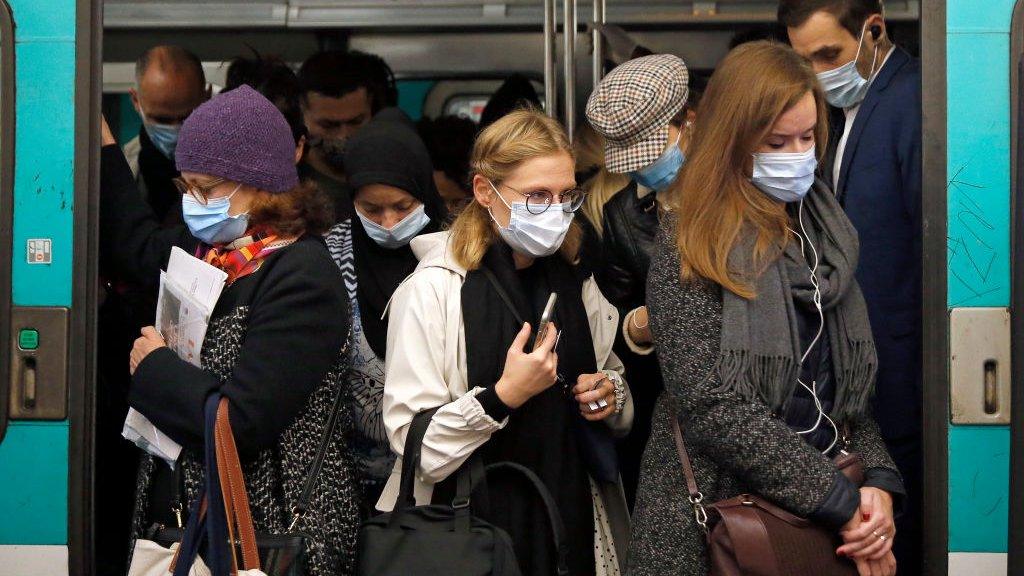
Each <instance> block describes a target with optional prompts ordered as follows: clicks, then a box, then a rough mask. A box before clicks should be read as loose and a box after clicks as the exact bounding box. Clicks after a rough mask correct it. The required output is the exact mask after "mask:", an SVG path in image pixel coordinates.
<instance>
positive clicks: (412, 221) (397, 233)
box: [356, 204, 430, 249]
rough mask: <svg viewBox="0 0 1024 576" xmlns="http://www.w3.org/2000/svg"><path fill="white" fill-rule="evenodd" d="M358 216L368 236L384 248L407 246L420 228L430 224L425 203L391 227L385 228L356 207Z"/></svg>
mask: <svg viewBox="0 0 1024 576" xmlns="http://www.w3.org/2000/svg"><path fill="white" fill-rule="evenodd" d="M356 216H359V221H360V222H362V223H363V229H364V230H366V235H367V236H369V237H370V238H371V239H373V241H374V242H376V243H377V244H379V245H380V246H381V247H382V248H391V249H395V248H401V247H402V246H405V245H406V244H408V243H409V242H410V241H411V240H412V239H413V238H415V237H416V235H417V234H419V233H420V230H423V229H424V228H426V227H427V224H430V216H427V213H426V207H425V206H424V205H423V204H420V205H419V206H417V207H416V209H415V210H413V211H412V212H409V214H407V215H406V216H405V218H402V219H401V220H399V221H398V223H397V224H395V225H394V226H392V227H391V228H385V227H383V226H381V225H380V224H377V223H376V222H374V221H373V220H370V219H369V218H367V217H366V216H363V213H362V212H360V211H359V209H358V208H357V209H356Z"/></svg>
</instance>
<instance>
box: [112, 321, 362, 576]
mask: <svg viewBox="0 0 1024 576" xmlns="http://www.w3.org/2000/svg"><path fill="white" fill-rule="evenodd" d="M248 316H249V308H248V307H245V306H243V307H238V308H236V309H235V310H234V311H233V312H232V313H229V314H228V315H226V316H222V317H220V318H216V319H214V320H212V321H211V322H210V327H209V329H208V331H207V334H206V339H205V341H204V343H203V349H202V353H201V362H202V366H203V369H204V370H206V371H208V372H210V373H212V374H214V375H215V376H216V377H217V378H218V379H220V380H221V381H222V382H223V381H226V380H227V379H228V378H229V377H230V376H231V372H232V369H233V367H234V365H235V363H236V362H237V360H238V357H239V354H240V352H241V351H242V346H243V342H244V339H245V332H246V325H247V319H248ZM347 366H348V350H347V346H346V348H345V349H343V350H341V353H340V355H339V357H338V360H337V362H336V363H335V365H334V367H333V368H332V369H331V370H330V371H329V372H328V373H327V376H326V377H325V378H324V380H323V382H322V383H321V384H320V386H319V387H317V389H316V390H315V391H314V392H313V394H312V395H311V396H310V398H309V402H308V404H307V405H306V407H305V409H304V410H303V411H302V413H301V414H300V415H299V416H298V417H297V418H296V419H295V421H294V422H293V423H292V424H291V425H290V426H289V427H288V428H287V429H286V430H285V431H284V433H283V434H281V437H280V440H279V442H278V445H277V446H276V447H274V448H271V449H269V450H264V451H263V452H261V453H260V454H259V456H258V457H257V458H256V459H255V460H254V461H252V462H248V463H245V464H243V473H244V475H245V484H246V489H247V491H248V493H249V503H250V506H251V509H252V518H253V524H254V526H255V529H256V532H257V535H258V534H260V533H271V534H284V533H287V532H288V527H289V524H291V521H292V513H291V507H292V505H294V504H295V503H296V502H297V500H298V498H299V494H300V493H301V491H302V488H303V485H304V483H305V481H306V477H307V473H308V471H309V466H310V463H311V462H313V461H314V460H315V458H316V453H317V451H318V450H319V449H320V446H321V442H322V439H323V437H324V435H325V434H326V425H327V421H328V419H329V418H330V414H331V409H332V407H333V404H334V400H335V398H336V396H337V394H339V393H343V390H342V387H343V386H344V384H345V383H344V377H345V370H346V368H347ZM351 428H352V421H351V418H349V417H348V414H347V413H345V412H343V413H342V414H340V415H339V420H338V426H337V427H336V428H335V430H334V437H333V438H332V439H331V441H330V442H329V443H328V445H327V453H326V457H325V458H324V463H323V467H322V468H321V470H320V473H319V476H318V477H317V481H316V487H315V488H314V490H313V496H312V498H311V501H310V503H309V507H308V509H307V511H306V513H305V515H304V516H303V518H302V520H301V522H300V523H299V525H298V526H297V530H298V531H300V532H302V533H304V534H306V535H308V536H309V540H308V541H309V549H308V554H307V566H306V573H307V574H310V575H311V576H335V575H343V574H351V573H352V572H353V564H354V559H353V556H354V554H355V548H356V536H357V533H358V529H359V524H358V520H359V513H358V504H357V501H358V500H357V495H356V491H357V488H356V485H355V479H354V478H353V475H354V474H353V471H352V465H351V462H350V458H349V455H348V454H346V450H345V437H346V436H347V435H348V433H349V432H348V431H349V430H351ZM158 465H159V466H163V465H165V464H164V463H163V462H155V461H154V459H153V458H152V457H151V456H148V455H147V456H144V457H143V458H142V462H141V465H140V467H139V476H138V483H137V487H136V509H135V513H134V516H133V519H132V540H133V542H132V546H134V539H136V538H139V537H142V536H143V534H144V533H145V530H146V529H147V528H149V526H148V522H149V518H151V517H152V515H151V514H150V510H149V488H150V485H151V479H152V474H153V469H154V466H158ZM178 466H180V467H181V469H182V477H183V481H184V484H185V494H184V496H185V500H186V502H191V501H192V500H193V499H194V498H195V497H196V495H197V494H198V492H199V489H200V486H201V484H202V480H203V461H202V454H197V453H194V452H190V451H188V450H185V451H182V454H181V457H180V459H179V460H178Z"/></svg>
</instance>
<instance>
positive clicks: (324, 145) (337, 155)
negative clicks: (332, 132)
mask: <svg viewBox="0 0 1024 576" xmlns="http://www.w3.org/2000/svg"><path fill="white" fill-rule="evenodd" d="M348 140H349V139H348V138H347V137H345V138H324V137H323V136H313V137H312V138H310V139H309V147H310V148H315V149H317V150H319V151H320V152H319V153H320V158H322V159H323V161H324V164H327V165H328V166H330V167H331V168H334V169H337V170H344V169H345V149H346V148H347V147H348Z"/></svg>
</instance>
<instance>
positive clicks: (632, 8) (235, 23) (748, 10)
mask: <svg viewBox="0 0 1024 576" xmlns="http://www.w3.org/2000/svg"><path fill="white" fill-rule="evenodd" d="M576 5H577V12H578V21H579V23H580V24H585V23H586V22H588V21H589V18H590V14H591V11H592V3H591V2H586V1H580V2H577V3H576ZM606 5H607V13H606V14H607V21H608V22H614V23H616V24H623V25H642V24H653V25H661V24H676V25H677V24H685V23H709V22H718V23H732V22H774V20H775V9H776V6H777V2H776V1H775V0H689V1H687V0H643V1H641V0H610V1H609V0H606ZM919 13H920V2H919V1H918V0H891V1H888V2H886V16H887V18H889V19H890V20H894V21H896V20H916V19H917V18H918V14H919ZM542 21H543V2H542V1H541V0H476V1H473V0H376V1H368V0H287V1H281V0H255V1H252V0H227V1H225V0H220V1H216V2H197V1H182V0H120V1H107V2H105V3H104V26H105V27H106V28H108V29H110V28H139V27H146V28H165V27H183V28H196V27H201V28H209V27H222V26H224V27H232V28H237V27H270V28H272V27H291V28H322V27H345V28H366V27H369V28H379V27H381V26H382V25H385V26H389V27H412V28H417V29H422V28H423V27H425V26H427V27H429V26H441V27H450V26H458V27H480V26H539V25H540V24H541V22H542Z"/></svg>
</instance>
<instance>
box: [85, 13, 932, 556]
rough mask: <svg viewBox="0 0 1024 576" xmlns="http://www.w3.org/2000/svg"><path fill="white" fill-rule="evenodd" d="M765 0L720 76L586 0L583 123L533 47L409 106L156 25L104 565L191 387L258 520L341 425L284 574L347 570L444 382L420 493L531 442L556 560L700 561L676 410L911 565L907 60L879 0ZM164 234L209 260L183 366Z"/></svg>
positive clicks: (776, 486) (875, 548)
mask: <svg viewBox="0 0 1024 576" xmlns="http://www.w3.org/2000/svg"><path fill="white" fill-rule="evenodd" d="M778 15H779V24H780V26H779V29H780V30H782V31H783V37H781V38H775V39H767V40H764V39H761V40H758V39H747V38H744V39H742V40H750V41H737V42H736V44H737V45H736V46H734V47H733V48H732V49H731V50H730V52H729V53H728V55H727V56H726V57H725V58H724V59H723V60H722V61H721V62H720V63H719V65H718V66H717V68H716V69H715V70H714V72H713V74H711V75H710V77H709V78H703V77H701V78H697V77H691V76H690V73H689V71H688V69H687V67H686V65H685V64H684V62H683V60H682V59H680V58H679V57H677V56H673V55H669V54H652V53H651V52H650V51H649V50H646V49H644V48H643V47H641V46H638V45H636V44H635V43H633V42H632V41H631V39H630V38H629V36H628V35H626V34H625V33H624V32H622V31H621V30H619V29H616V28H614V27H607V28H606V30H605V32H606V34H607V36H608V38H609V39H610V44H611V46H610V50H609V63H608V69H609V71H608V73H607V74H606V76H605V77H604V79H603V80H602V81H601V83H600V85H599V86H598V87H597V88H596V89H595V90H594V92H593V93H592V94H591V95H590V97H589V101H588V103H587V106H586V122H582V123H581V124H582V125H581V126H580V129H579V130H578V134H577V135H576V138H575V141H570V140H569V138H568V137H567V135H566V131H565V129H564V128H563V126H562V125H561V124H560V123H559V122H558V121H556V120H554V119H552V118H551V117H549V116H548V115H546V114H545V113H544V112H542V111H541V110H540V101H539V99H538V97H537V94H536V92H535V91H534V88H533V86H532V84H531V83H530V81H529V80H528V79H526V78H524V77H518V76H517V77H512V78H509V79H508V81H507V82H505V84H504V85H503V86H502V87H501V89H500V90H499V91H498V92H497V93H495V94H494V95H493V97H492V98H491V100H490V101H489V103H488V105H487V107H486V109H485V110H484V111H483V114H482V117H481V119H480V122H479V125H477V124H475V123H474V122H473V121H471V120H468V119H465V118H460V117H442V118H438V119H434V120H431V119H424V120H422V121H420V122H414V121H412V120H411V119H410V118H409V116H407V115H406V114H405V113H404V112H403V111H402V110H401V109H399V108H398V107H397V104H398V91H397V88H396V84H395V80H394V76H393V74H392V73H391V71H390V69H389V68H388V66H387V64H386V63H385V62H384V61H383V60H382V59H381V58H379V57H377V56H374V55H370V54H365V53H361V52H357V51H332V52H322V53H318V54H316V55H314V56H312V57H310V58H309V59H308V60H307V61H306V62H304V63H303V64H302V66H301V67H300V68H299V69H298V71H297V72H296V71H294V70H293V69H292V68H291V67H289V66H288V65H287V64H286V63H285V62H283V61H280V60H277V59H274V58H271V57H256V58H242V59H238V60H236V61H234V62H232V64H231V66H230V69H229V71H228V73H227V82H226V86H224V87H223V89H222V90H220V91H219V93H218V94H215V95H214V94H212V92H211V89H210V87H209V86H208V84H207V81H206V79H205V77H204V73H203V69H202V66H201V65H200V62H199V60H198V58H196V56H194V55H193V54H191V53H190V52H188V51H187V50H186V49H184V48H181V47H177V46H169V45H167V46H156V47H153V48H151V49H149V50H148V51H146V52H145V53H144V54H143V55H142V56H141V57H140V58H139V60H138V62H137V66H136V84H135V87H134V88H133V89H132V90H131V102H132V105H133V106H134V108H135V110H136V111H137V112H138V114H139V116H140V117H141V118H142V121H143V124H142V128H141V129H140V130H139V133H138V136H137V137H135V138H133V139H132V140H130V141H128V142H122V143H118V142H116V140H115V138H114V136H113V134H112V133H111V131H110V130H109V128H108V127H107V125H106V121H104V123H103V128H104V132H103V148H102V171H101V174H102V190H101V206H100V217H101V227H100V229H101V238H100V241H101V275H102V277H103V281H104V287H105V290H103V302H102V303H101V320H100V322H101V324H100V333H101V336H102V338H101V341H102V342H101V366H102V373H101V377H102V386H101V390H100V394H99V402H100V428H99V432H98V434H99V437H98V445H99V450H100V452H99V455H98V461H97V466H98V467H99V469H100V472H99V474H100V476H101V477H104V478H106V479H107V480H104V483H103V485H101V486H98V490H99V491H100V493H101V502H105V504H103V506H104V511H105V513H104V514H103V515H102V516H103V517H102V519H101V527H100V530H99V531H98V533H99V537H98V540H99V546H100V548H99V550H100V552H99V557H100V563H101V565H102V566H105V570H104V573H124V569H125V566H126V563H127V561H128V560H127V556H128V555H130V551H131V550H132V543H133V542H134V541H135V540H136V539H137V538H140V537H142V536H143V535H144V534H145V533H146V531H147V530H148V529H149V527H151V526H153V525H155V524H159V525H166V526H174V525H179V526H180V525H181V522H182V519H181V511H182V510H183V509H186V508H187V507H188V503H189V502H191V501H192V500H193V499H194V498H195V497H196V494H197V493H198V491H199V490H200V487H201V486H202V483H203V441H204V430H205V428H204V404H205V400H206V398H207V397H208V396H209V395H210V394H212V393H219V394H220V395H222V396H223V397H224V398H227V400H228V402H229V404H230V406H231V423H232V425H233V429H234V433H235V436H236V438H237V444H238V450H239V453H240V455H241V458H242V462H243V464H244V471H245V482H246V486H247V488H248V493H249V496H250V499H251V506H252V517H253V521H254V523H255V526H256V529H257V531H259V532H269V533H285V532H287V531H288V530H289V525H290V523H291V522H292V520H293V514H292V509H293V506H294V505H295V502H296V500H297V499H298V498H299V497H300V494H299V492H300V490H301V488H302V482H303V480H304V477H303V475H304V474H305V471H306V469H307V463H306V460H307V459H308V458H309V457H310V456H309V455H310V454H312V453H314V452H315V451H316V450H317V447H318V446H319V445H320V443H321V442H322V441H323V436H324V434H326V433H327V432H328V431H332V433H333V435H334V436H333V437H331V438H328V439H327V440H326V442H327V443H328V444H329V446H330V449H329V450H327V452H326V458H325V462H324V465H323V468H322V469H321V470H320V472H319V475H318V476H317V478H316V484H315V488H314V491H315V497H313V498H312V499H311V503H310V505H309V507H308V508H307V509H306V510H305V513H304V516H303V519H302V531H303V532H304V533H306V534H307V535H308V536H309V541H310V544H309V550H308V554H307V557H306V564H305V566H304V571H305V572H304V573H306V574H311V575H315V576H327V575H336V574H337V575H343V574H352V573H353V572H354V570H355V568H354V566H355V554H356V550H357V549H358V546H357V538H358V534H359V527H360V524H361V522H363V521H365V520H366V519H368V518H370V517H372V516H374V515H376V514H379V513H381V512H382V511H389V510H391V509H392V508H393V507H394V506H395V505H396V498H397V496H398V493H399V480H400V471H401V467H402V452H403V447H404V444H405V440H406V435H407V433H408V432H409V429H410V425H411V424H412V422H413V421H414V418H415V417H416V416H417V414H420V413H421V412H423V411H426V410H434V409H436V412H434V413H433V416H432V418H430V421H429V424H428V425H427V426H426V429H425V432H423V440H422V452H421V457H420V459H419V463H418V464H419V465H418V469H417V470H416V475H415V489H414V494H415V500H416V502H417V503H418V504H425V503H429V502H446V501H447V502H450V501H451V500H452V498H453V496H454V494H455V493H456V490H457V486H455V482H454V480H455V478H456V477H457V472H458V471H459V470H460V469H461V468H462V467H464V466H469V465H470V462H471V461H475V460H476V459H479V460H480V461H482V462H483V463H485V464H486V463H494V462H504V461H512V462H515V463H518V464H521V465H523V466H525V467H527V468H528V469H530V470H531V471H533V472H534V473H535V474H536V475H537V476H538V477H539V478H540V480H541V481H542V482H543V483H544V485H545V486H546V487H547V488H548V490H549V491H550V493H551V494H552V496H553V498H554V501H555V503H556V504H557V509H558V510H559V512H560V514H561V517H562V519H563V521H564V525H565V529H566V535H565V539H566V544H567V546H568V568H569V573H570V574H573V575H586V574H601V575H618V574H629V575H635V576H643V575H662V574H691V575H703V574H708V573H709V570H710V568H709V551H708V548H707V540H706V539H705V535H704V532H703V531H702V529H701V527H700V526H698V523H697V521H696V519H695V516H694V513H693V510H692V508H691V504H690V502H689V499H690V497H689V494H688V491H687V485H686V480H685V476H684V475H683V473H682V470H681V468H680V462H679V459H678V457H677V448H676V443H675V440H674V438H673V430H674V428H675V427H676V426H675V424H676V423H677V424H678V426H679V428H681V429H682V432H683V437H684V438H685V442H686V447H687V449H688V451H689V457H690V459H691V460H692V467H693V474H694V477H695V478H696V480H697V482H698V483H699V485H700V490H701V492H702V494H703V497H704V499H705V502H707V503H710V502H714V501H716V500H721V499H724V498H728V497H732V496H736V495H738V494H743V493H756V494H758V495H760V496H762V497H764V498H766V499H768V500H770V501H772V502H774V503H775V504H777V505H778V506H780V507H782V508H783V509H785V510H787V511H789V512H791V513H793V514H796V515H798V516H801V517H805V518H807V519H809V520H810V521H812V522H814V523H815V524H817V525H819V526H821V527H824V528H826V529H828V530H830V531H832V532H833V533H835V534H837V535H838V539H837V542H838V544H837V546H838V547H837V548H836V549H835V554H837V555H839V556H843V557H846V558H848V559H849V561H850V562H851V563H852V564H853V565H855V567H856V570H857V571H858V572H859V574H860V575H861V576H882V575H891V574H894V573H895V571H896V567H897V559H898V561H899V562H898V563H899V568H900V572H901V573H905V574H918V573H920V560H919V557H920V537H921V536H920V513H921V510H920V501H921V500H920V492H921V469H920V430H919V424H918V423H919V421H920V400H919V398H920V392H921V390H920V389H921V380H920V374H921V371H920V345H921V343H920V329H919V324H920V296H919V295H920V288H921V264H920V253H921V249H920V248H921V246H920V234H921V232H920V227H921V221H920V207H919V204H920V197H921V173H920V170H921V168H920V153H921V130H920V88H919V86H920V71H919V66H918V62H917V60H915V59H914V58H912V57H911V56H910V55H908V53H907V52H906V51H904V50H903V49H902V48H900V47H899V46H897V45H895V44H894V43H893V41H892V40H891V39H890V37H889V34H888V32H887V28H886V23H885V20H884V14H883V8H882V6H881V2H880V1H879V0H783V1H781V2H780V5H779V8H778ZM173 247H179V248H182V249H184V250H185V251H186V252H188V253H189V254H192V255H195V256H196V257H198V258H200V259H202V260H204V261H205V262H207V263H209V264H211V265H213V266H215V267H217V268H219V269H220V270H222V271H223V272H225V273H226V275H227V282H226V288H225V289H224V291H223V294H222V295H221V296H220V299H219V300H218V301H217V304H216V308H215V309H214V311H213V314H212V318H211V322H210V327H209V330H208V332H207V335H206V338H205V341H204V344H203V349H202V358H201V365H202V367H201V368H200V367H196V366H194V365H192V364H190V363H189V362H187V361H185V360H183V359H181V358H179V357H178V356H177V355H176V354H175V353H174V352H173V351H172V350H171V349H169V348H168V347H167V346H166V345H165V342H164V340H163V338H162V337H161V335H160V334H159V333H158V332H157V330H156V329H155V328H153V327H152V324H153V323H154V322H153V318H154V310H155V304H156V295H157V289H158V286H159V279H160V271H161V269H163V268H165V267H166V265H167V260H168V257H169V254H170V252H171V249H172V248H173ZM552 292H554V293H557V294H558V300H557V305H556V307H555V311H554V315H553V319H552V322H551V324H550V325H549V326H548V329H547V330H545V331H544V332H543V333H541V334H538V333H537V329H538V324H539V321H540V318H541V315H542V312H543V310H544V308H545V304H546V302H547V300H548V296H549V294H551V293H552ZM140 334H141V336H140ZM535 339H536V343H535ZM129 350H130V353H129V354H127V355H128V356H129V359H130V361H129V363H128V364H129V365H128V366H127V367H126V366H125V363H124V359H125V356H126V353H128V351H129ZM126 368H127V369H126ZM339 393H340V394H342V397H343V398H344V399H345V409H344V414H343V418H342V419H341V422H342V425H341V426H339V427H336V428H332V427H330V426H329V421H330V419H331V407H332V402H333V399H334V398H335V397H336V396H337V395H338V394H339ZM129 406H130V407H132V408H134V409H135V410H137V411H139V412H141V413H142V414H143V415H144V416H146V417H147V418H148V419H149V420H150V421H151V422H153V423H154V424H155V425H156V427H157V428H159V429H160V430H161V431H162V432H164V433H166V434H167V436H169V437H170V438H171V439H173V440H174V441H176V442H177V443H179V444H181V445H182V446H183V447H184V450H183V452H182V454H181V456H180V457H179V459H178V461H177V462H176V464H175V466H173V468H172V467H171V466H168V465H167V463H166V462H163V461H161V460H160V459H159V458H154V457H153V456H150V455H148V454H146V453H144V452H142V451H140V450H138V448H136V447H135V446H134V445H133V444H131V443H128V442H126V441H124V440H122V439H120V438H119V433H120V427H121V422H122V421H123V418H124V412H125V411H126V410H127V408H128V407H129ZM104 423H105V424H104ZM843 451H848V452H856V453H858V454H859V455H860V457H861V458H862V460H863V462H864V467H865V474H864V479H863V482H862V483H861V484H860V485H857V484H854V483H853V482H852V481H851V480H850V479H848V478H847V477H846V476H844V475H843V474H842V473H841V472H840V471H838V470H837V468H836V466H835V465H834V463H833V459H834V458H835V457H836V456H837V455H839V454H840V453H841V452H843ZM489 489H490V491H491V493H492V495H493V494H495V493H497V494H500V495H501V496H500V497H498V498H495V497H492V498H491V499H490V505H489V507H488V510H487V512H486V515H487V517H486V519H487V520H488V521H490V522H492V523H494V524H495V525H497V526H499V527H501V528H502V529H504V530H505V531H507V533H508V534H509V535H510V537H511V540H512V543H513V545H514V549H515V552H516V557H517V559H518V562H519V565H520V568H521V571H522V573H523V574H526V575H550V574H553V573H555V565H556V563H557V551H556V550H555V549H554V548H553V545H552V543H551V534H550V528H549V526H548V522H547V518H546V516H545V514H544V510H543V508H541V507H540V505H539V504H538V503H537V502H536V499H535V497H533V496H532V494H531V493H530V491H529V490H527V489H525V488H524V486H523V483H522V480H521V479H519V478H517V477H514V475H511V474H508V475H501V474H498V475H495V476H494V477H492V478H490V480H489ZM131 493H134V495H135V497H134V499H132V498H129V497H126V495H128V494H131ZM442 552H443V551H438V553H442Z"/></svg>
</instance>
